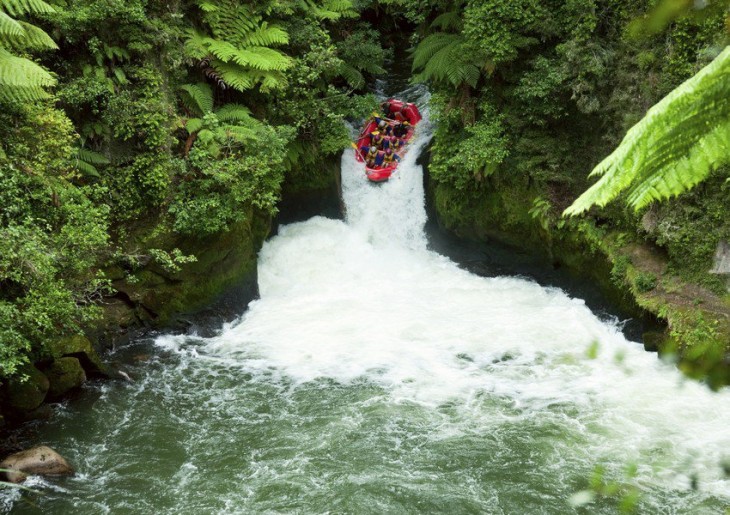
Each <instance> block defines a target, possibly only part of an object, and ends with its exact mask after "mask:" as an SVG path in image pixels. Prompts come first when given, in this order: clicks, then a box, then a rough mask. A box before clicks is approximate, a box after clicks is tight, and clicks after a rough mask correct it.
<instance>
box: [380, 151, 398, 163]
mask: <svg viewBox="0 0 730 515" xmlns="http://www.w3.org/2000/svg"><path fill="white" fill-rule="evenodd" d="M393 159H395V154H394V153H393V152H391V153H390V154H385V157H383V165H389V164H392V163H393Z"/></svg>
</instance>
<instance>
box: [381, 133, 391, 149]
mask: <svg viewBox="0 0 730 515" xmlns="http://www.w3.org/2000/svg"><path fill="white" fill-rule="evenodd" d="M392 143H393V142H392V141H391V139H390V136H385V137H384V138H383V150H388V149H389V148H390V145H391V144H392Z"/></svg>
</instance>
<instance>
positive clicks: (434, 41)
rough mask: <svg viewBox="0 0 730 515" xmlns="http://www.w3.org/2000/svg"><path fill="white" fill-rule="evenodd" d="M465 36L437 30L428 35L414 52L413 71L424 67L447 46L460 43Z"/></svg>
mask: <svg viewBox="0 0 730 515" xmlns="http://www.w3.org/2000/svg"><path fill="white" fill-rule="evenodd" d="M462 41H463V38H462V37H461V36H460V35H458V34H447V33H445V32H436V33H434V34H430V35H428V36H426V37H425V38H424V39H423V41H421V42H420V43H419V44H418V46H417V47H416V49H415V51H414V52H413V71H416V70H419V69H421V68H424V67H425V66H426V65H427V64H428V63H429V61H430V60H431V59H432V58H433V57H434V56H435V55H436V54H437V53H439V52H441V51H442V50H444V49H445V48H448V47H451V46H454V45H457V44H460V43H461V42H462Z"/></svg>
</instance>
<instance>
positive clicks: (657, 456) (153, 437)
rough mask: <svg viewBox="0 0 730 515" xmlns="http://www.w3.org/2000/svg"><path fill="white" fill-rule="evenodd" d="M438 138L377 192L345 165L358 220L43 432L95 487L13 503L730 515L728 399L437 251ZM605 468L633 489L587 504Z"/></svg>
mask: <svg viewBox="0 0 730 515" xmlns="http://www.w3.org/2000/svg"><path fill="white" fill-rule="evenodd" d="M429 137H430V128H429V124H428V121H427V120H426V121H425V122H424V123H423V124H422V125H421V126H420V127H419V132H418V137H417V141H416V143H415V144H414V148H412V149H411V151H410V153H409V154H408V155H407V157H406V158H405V160H404V162H403V163H402V164H401V167H400V169H399V171H398V172H397V175H396V176H395V177H394V178H393V179H392V180H391V181H389V182H388V183H386V184H382V185H379V186H374V185H371V184H368V183H367V181H366V180H365V177H364V175H363V173H362V170H361V166H362V165H358V164H357V163H356V162H355V159H354V155H353V153H352V151H346V152H345V153H344V155H343V157H342V179H343V180H342V182H343V195H344V202H345V205H346V208H347V216H346V220H344V221H341V220H333V219H327V218H323V217H315V218H312V219H310V220H308V221H305V222H300V223H295V224H291V225H288V226H284V227H283V228H282V229H281V230H280V231H279V234H278V235H277V236H276V237H274V238H272V239H271V240H270V241H268V242H267V243H266V244H265V245H264V248H263V250H262V251H261V254H260V262H259V282H260V292H261V298H260V299H259V300H256V301H255V302H253V303H252V304H251V305H250V306H249V308H248V310H247V311H246V312H245V313H243V314H242V315H241V317H240V318H238V319H237V320H235V321H234V322H233V323H230V324H228V325H226V326H224V327H223V328H222V329H221V330H220V331H219V332H218V333H217V334H216V335H215V336H213V337H196V336H189V335H187V336H179V335H162V336H160V337H158V338H156V339H155V340H154V341H153V342H137V343H136V344H135V345H136V346H137V347H132V349H133V350H132V351H129V350H127V352H133V353H134V352H137V353H140V354H142V353H147V354H149V355H150V356H149V358H147V357H142V358H140V359H141V361H140V362H139V364H137V365H135V366H133V367H132V369H131V370H130V372H131V373H132V375H133V376H134V377H135V378H136V379H137V380H136V381H135V382H134V383H129V384H123V383H106V384H102V385H97V386H93V387H91V388H92V391H91V392H87V394H86V395H84V396H83V397H82V398H81V399H79V400H77V401H75V402H73V403H69V404H67V405H65V406H63V407H61V408H60V409H59V413H58V415H57V416H56V418H55V419H54V420H53V421H51V422H49V423H47V424H46V425H44V426H43V427H42V428H41V429H40V434H39V435H38V436H39V439H40V440H41V441H42V442H44V443H47V444H48V445H51V446H52V447H54V448H56V449H57V450H58V451H59V452H61V453H62V454H64V455H65V456H67V457H68V458H69V460H70V461H71V462H73V463H74V464H75V465H76V467H77V469H78V474H77V475H76V476H74V477H72V478H68V479H59V480H53V481H44V480H39V479H33V480H31V482H30V483H29V484H28V486H31V487H33V488H36V489H38V490H40V491H42V492H43V495H38V494H33V493H30V494H28V493H23V494H21V493H19V492H14V493H12V494H3V495H4V497H2V500H1V501H0V507H4V508H5V509H6V510H8V511H10V510H12V511H13V512H14V513H38V512H41V511H42V512H43V513H57V514H69V513H74V514H99V513H139V514H141V513H149V514H162V513H165V514H173V513H174V514H177V513H191V514H192V513H195V514H203V513H221V514H223V513H226V514H228V513H372V514H383V513H394V514H395V513H398V514H401V513H504V514H528V513H529V514H536V513H550V514H553V513H554V514H564V513H606V514H608V513H616V512H617V507H618V505H619V503H620V502H621V500H620V498H621V496H622V495H624V494H626V493H627V492H635V493H638V495H639V501H638V511H639V512H640V513H667V514H669V513H693V514H698V513H699V514H704V513H707V514H710V513H712V514H716V513H719V514H722V513H725V509H726V507H727V506H729V505H730V479H728V477H727V476H726V475H725V473H724V472H723V465H725V466H727V461H726V460H728V458H730V441H729V439H728V428H730V409H728V408H730V391H727V390H726V391H723V392H720V393H712V392H711V391H710V390H708V389H707V388H705V387H704V386H702V385H700V384H697V383H695V382H692V381H687V380H684V379H683V378H682V376H681V375H680V374H679V373H678V372H677V371H676V370H675V369H674V368H673V367H672V366H671V365H667V364H665V363H662V362H661V361H660V360H658V359H657V357H656V355H655V354H649V353H646V352H644V351H643V348H642V346H641V345H639V344H637V343H634V342H630V341H627V340H626V339H625V338H624V336H623V335H622V333H621V330H620V328H619V327H618V325H616V324H613V323H608V322H605V321H602V320H600V319H599V318H598V317H597V316H595V315H594V314H593V313H592V312H591V311H590V310H589V309H588V308H587V307H586V305H585V303H584V302H583V301H582V300H580V299H576V298H571V297H569V296H568V295H566V294H565V293H564V292H563V291H562V290H560V289H557V288H545V287H542V286H540V285H538V284H536V283H534V282H531V281H528V280H524V279H521V278H515V277H494V278H484V277H479V276H477V275H473V274H471V273H469V272H467V271H465V270H463V269H461V268H459V267H458V266H457V265H456V264H455V263H453V262H452V261H450V260H449V259H447V258H445V257H443V256H441V255H439V254H437V253H435V252H433V251H431V250H429V248H428V241H427V238H426V235H425V232H424V225H425V223H426V211H425V207H424V192H423V178H422V173H423V172H422V169H421V167H420V166H419V165H417V164H416V158H417V157H418V154H419V153H420V152H421V151H422V149H423V148H424V147H425V146H426V144H427V142H428V140H429ZM135 349H136V350H135ZM149 349H152V350H151V351H150V350H149ZM597 468H599V469H600V470H603V471H604V472H603V479H604V481H606V482H615V483H617V484H619V486H620V488H619V494H617V495H616V496H608V497H605V496H604V497H601V496H599V497H597V498H596V499H595V500H594V501H593V502H592V503H591V504H589V505H586V506H583V507H575V506H573V505H572V504H571V503H570V499H571V497H572V496H573V495H574V494H575V493H576V492H579V491H581V490H584V489H586V488H587V487H588V484H589V480H590V478H591V477H592V476H593V475H594V474H595V473H596V470H598V469H597ZM631 469H635V470H633V472H632V473H631V474H629V473H627V472H626V471H627V470H631Z"/></svg>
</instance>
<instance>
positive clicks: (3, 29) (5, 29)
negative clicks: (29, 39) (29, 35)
mask: <svg viewBox="0 0 730 515" xmlns="http://www.w3.org/2000/svg"><path fill="white" fill-rule="evenodd" d="M24 34H25V31H24V30H23V27H22V26H21V25H20V22H18V21H16V20H14V19H13V18H11V17H10V16H8V15H7V14H5V13H4V12H2V11H0V37H11V38H12V37H14V38H17V37H23V35H24Z"/></svg>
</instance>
